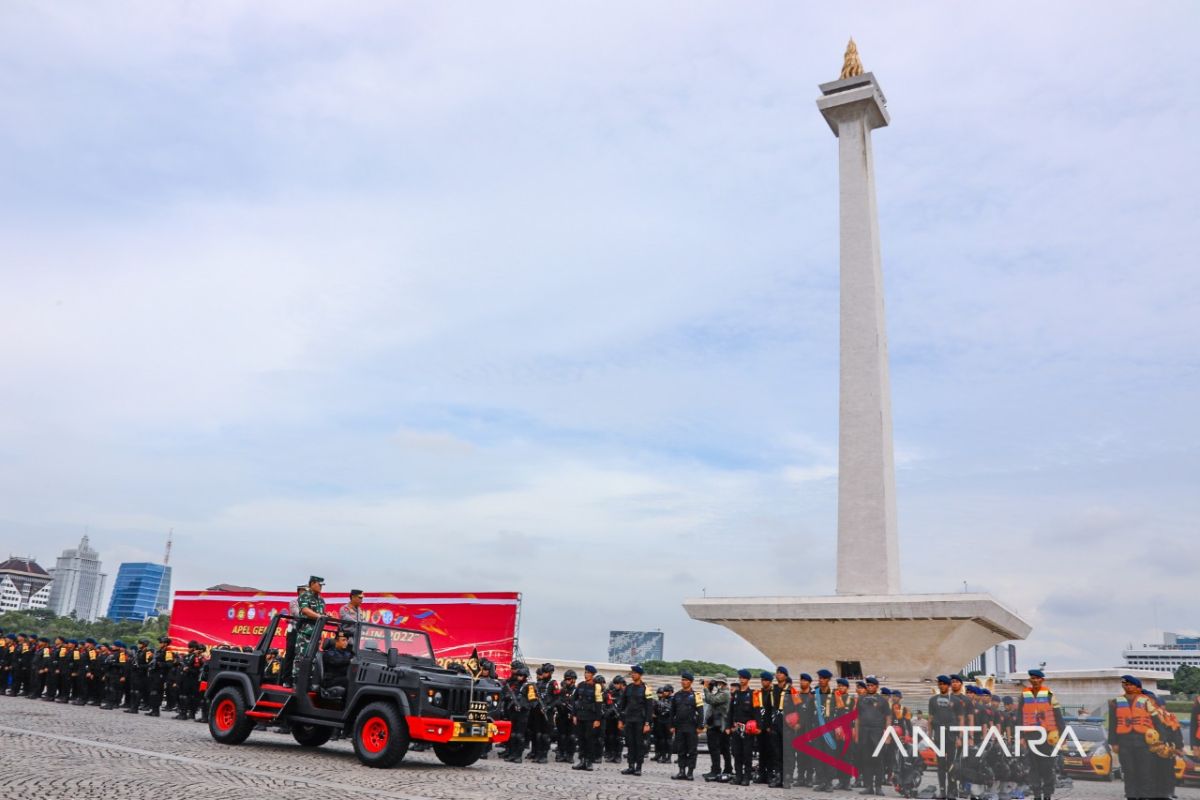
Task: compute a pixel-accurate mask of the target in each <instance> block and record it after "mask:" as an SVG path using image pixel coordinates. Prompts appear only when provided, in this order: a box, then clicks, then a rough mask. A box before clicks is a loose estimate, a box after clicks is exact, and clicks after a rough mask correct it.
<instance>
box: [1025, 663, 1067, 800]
mask: <svg viewBox="0 0 1200 800" xmlns="http://www.w3.org/2000/svg"><path fill="white" fill-rule="evenodd" d="M1045 679H1046V673H1044V672H1042V671H1041V670H1040V669H1031V670H1029V686H1028V687H1027V688H1026V689H1025V690H1024V691H1023V692H1021V696H1020V697H1018V698H1017V724H1018V725H1024V726H1026V727H1031V728H1041V729H1042V730H1044V731H1045V732H1046V741H1045V742H1044V743H1043V744H1041V745H1039V746H1038V748H1037V749H1038V750H1040V751H1041V752H1040V753H1038V752H1037V751H1036V750H1034V748H1032V747H1029V748H1027V750H1026V754H1027V756H1026V757H1027V759H1028V761H1029V791H1030V793H1031V795H1032V800H1050V798H1051V797H1052V796H1053V795H1054V767H1055V763H1056V762H1057V760H1058V759H1057V758H1055V757H1054V756H1052V755H1050V752H1051V751H1052V750H1053V749H1054V746H1055V745H1056V744H1058V737H1059V736H1061V735H1062V732H1063V730H1064V729H1065V728H1066V725H1065V723H1064V722H1063V713H1062V708H1061V707H1060V706H1059V705H1058V700H1057V699H1056V698H1055V697H1054V692H1052V691H1050V690H1049V689H1047V688H1046V686H1045V685H1044V681H1045Z"/></svg>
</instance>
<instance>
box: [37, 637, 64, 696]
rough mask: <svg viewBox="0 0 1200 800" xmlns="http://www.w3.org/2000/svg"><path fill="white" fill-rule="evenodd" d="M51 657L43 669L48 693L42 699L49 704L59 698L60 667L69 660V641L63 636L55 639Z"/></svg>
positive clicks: (51, 648) (50, 650) (51, 647)
mask: <svg viewBox="0 0 1200 800" xmlns="http://www.w3.org/2000/svg"><path fill="white" fill-rule="evenodd" d="M49 652H50V655H49V657H48V658H47V659H46V664H45V666H44V667H43V669H45V670H46V674H45V679H44V680H45V685H46V693H45V694H43V695H42V699H43V700H45V701H46V702H47V703H53V702H54V700H55V698H56V697H57V696H58V681H59V676H60V675H61V671H60V665H61V664H63V663H64V662H65V661H66V658H67V640H66V639H64V638H63V637H62V636H55V637H54V644H52V645H50V649H49Z"/></svg>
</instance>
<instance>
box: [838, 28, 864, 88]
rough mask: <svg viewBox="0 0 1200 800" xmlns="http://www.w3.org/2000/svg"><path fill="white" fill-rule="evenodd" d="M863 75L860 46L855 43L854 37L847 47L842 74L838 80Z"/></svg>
mask: <svg viewBox="0 0 1200 800" xmlns="http://www.w3.org/2000/svg"><path fill="white" fill-rule="evenodd" d="M862 74H863V65H862V62H861V61H859V60H858V45H856V44H855V43H854V37H853V36H852V37H850V44H848V45H846V57H845V58H844V59H843V60H842V74H841V75H840V76H838V80H845V79H846V78H855V77H858V76H859V75H862Z"/></svg>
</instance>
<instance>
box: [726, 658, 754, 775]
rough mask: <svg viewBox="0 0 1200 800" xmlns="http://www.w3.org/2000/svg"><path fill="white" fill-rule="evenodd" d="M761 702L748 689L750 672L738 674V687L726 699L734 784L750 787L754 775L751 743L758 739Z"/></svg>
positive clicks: (739, 672) (744, 671) (745, 671)
mask: <svg viewBox="0 0 1200 800" xmlns="http://www.w3.org/2000/svg"><path fill="white" fill-rule="evenodd" d="M760 706H761V699H760V697H759V695H758V694H757V693H756V692H755V691H754V690H753V689H751V688H750V670H748V669H739V670H738V687H737V688H736V689H734V690H733V691H732V692H731V693H730V696H729V727H728V728H727V729H726V733H728V734H729V735H730V736H731V737H732V738H731V740H730V749H732V750H733V782H734V783H736V784H739V785H741V786H749V785H750V780H751V778H752V777H753V775H754V743H755V742H756V741H757V739H758V718H759V709H760Z"/></svg>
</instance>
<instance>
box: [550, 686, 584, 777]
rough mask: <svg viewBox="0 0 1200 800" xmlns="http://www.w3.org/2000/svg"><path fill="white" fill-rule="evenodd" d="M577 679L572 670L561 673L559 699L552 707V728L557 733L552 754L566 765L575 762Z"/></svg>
mask: <svg viewBox="0 0 1200 800" xmlns="http://www.w3.org/2000/svg"><path fill="white" fill-rule="evenodd" d="M578 679H579V676H578V675H577V674H576V672H575V670H573V669H569V670H567V671H566V672H564V673H563V679H562V685H561V686H560V687H559V699H558V702H557V703H556V704H555V706H554V728H555V730H556V731H557V733H558V750H557V751H556V752H555V753H554V760H555V761H559V762H562V763H566V764H570V763H571V762H572V761H574V760H575V749H576V738H575V688H576V687H575V682H576V681H577V680H578Z"/></svg>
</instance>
